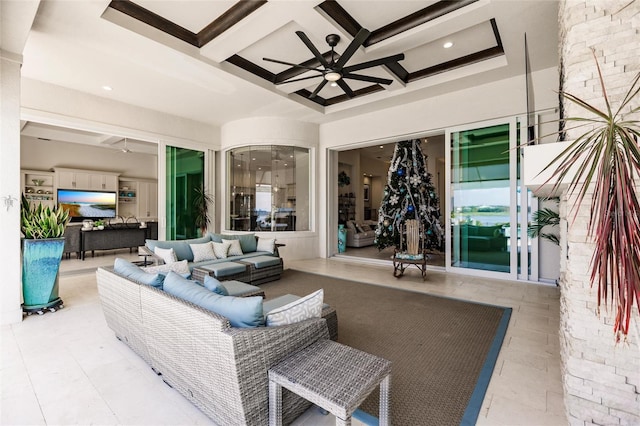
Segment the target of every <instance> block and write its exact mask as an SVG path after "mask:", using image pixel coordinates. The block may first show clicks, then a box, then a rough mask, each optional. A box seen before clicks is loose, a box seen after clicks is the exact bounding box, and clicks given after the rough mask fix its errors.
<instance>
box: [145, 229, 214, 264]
mask: <svg viewBox="0 0 640 426" xmlns="http://www.w3.org/2000/svg"><path fill="white" fill-rule="evenodd" d="M209 241H211V237H210V234H207V235H205V236H204V237H202V238H193V239H190V240H172V241H158V240H146V241H145V245H146V246H147V247H149V248H150V249H151V251H153V249H155V248H156V247H160V248H163V249H169V248H172V249H173V251H175V253H176V256H177V257H178V260H184V259H187V260H188V261H189V262H193V252H192V251H191V247H190V246H189V244H204V243H208V242H209Z"/></svg>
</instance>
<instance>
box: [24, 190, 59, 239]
mask: <svg viewBox="0 0 640 426" xmlns="http://www.w3.org/2000/svg"><path fill="white" fill-rule="evenodd" d="M69 219H70V218H69V211H68V210H66V209H63V208H61V207H60V206H56V207H54V208H50V207H48V206H47V207H45V206H43V205H42V204H39V203H38V204H37V205H35V206H34V205H32V204H31V203H30V202H29V200H28V199H27V197H25V196H24V194H22V201H21V202H20V230H21V231H22V234H23V235H24V237H25V238H28V239H35V240H43V239H45V238H60V237H62V236H63V235H64V228H65V226H67V223H69Z"/></svg>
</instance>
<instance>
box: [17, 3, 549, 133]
mask: <svg viewBox="0 0 640 426" xmlns="http://www.w3.org/2000/svg"><path fill="white" fill-rule="evenodd" d="M556 23H557V2H556V1H552V0H519V1H515V0H458V1H442V0H441V1H434V0H409V1H392V0H376V1H360V0H357V1H355V0H338V1H332V0H325V1H321V0H297V1H293V0H291V1H287V0H272V1H261V0H259V1H240V2H237V1H228V0H217V1H198V0H185V1H163V0H134V1H129V0H113V1H108V0H87V1H83V2H69V1H64V0H49V1H43V2H42V3H41V5H40V9H39V11H38V15H37V16H36V21H35V23H34V27H33V30H32V33H31V35H30V37H29V40H28V42H27V46H26V48H25V63H24V67H23V76H24V77H25V78H30V79H34V80H42V81H46V82H49V83H53V84H57V85H60V86H64V87H69V88H72V89H75V90H80V91H83V92H88V93H92V94H95V95H98V96H103V97H108V98H111V99H115V100H118V101H122V102H126V103H130V104H133V105H138V106H142V107H145V108H151V109H156V110H159V111H163V112H167V113H170V114H174V115H178V116H183V117H188V118H191V119H194V120H197V121H202V122H207V123H211V124H216V125H220V124H223V123H225V122H227V121H231V120H234V119H238V118H244V117H250V116H259V115H275V116H286V117H291V118H298V119H302V120H307V121H314V122H319V123H321V122H325V121H329V120H333V119H339V118H344V117H349V116H353V115H357V114H360V113H364V112H368V111H373V110H376V109H380V108H385V107H389V106H392V105H398V104H402V103H405V102H408V101H411V100H415V99H416V98H425V97H429V96H435V95H440V94H443V93H447V92H449V91H453V90H461V89H464V88H465V87H470V86H473V85H475V84H483V83H486V82H490V81H494V80H499V79H503V78H507V77H511V76H516V75H522V74H523V73H524V62H525V61H524V35H525V33H526V34H527V40H528V45H529V56H530V60H531V66H532V69H533V70H534V71H535V70H539V69H544V68H549V67H552V66H556V65H557V24H556ZM363 28H364V29H366V30H368V31H369V32H370V34H369V35H368V36H367V37H366V39H365V41H364V43H362V45H361V46H358V47H357V48H356V49H355V51H354V52H353V56H351V57H350V58H349V60H348V61H347V62H346V65H345V67H349V66H352V65H354V64H359V63H363V62H370V61H376V60H377V59H380V58H385V57H389V56H392V55H398V54H403V55H404V58H403V59H399V60H397V61H392V62H388V63H385V64H382V65H376V66H372V67H369V68H366V69H362V70H357V74H360V75H364V76H368V77H374V78H373V81H363V80H353V79H346V78H345V79H342V81H341V82H340V84H339V85H337V86H336V87H332V86H331V85H330V84H325V85H324V86H323V87H322V89H321V90H320V91H319V92H317V96H311V94H312V93H313V92H314V90H316V89H317V88H318V85H319V84H320V83H321V82H322V81H323V73H322V72H321V71H323V70H324V67H323V66H321V65H320V63H319V62H318V60H317V59H316V58H315V57H314V54H313V52H312V51H311V50H310V48H309V46H307V45H305V43H304V41H303V39H302V38H301V37H300V36H299V35H297V34H296V32H302V33H304V35H306V37H308V39H309V42H310V43H311V44H312V45H313V46H315V48H317V49H318V51H319V52H320V54H322V55H323V57H325V58H328V59H329V61H328V62H329V63H330V56H331V48H330V46H329V45H328V44H327V41H326V40H325V38H326V36H327V35H329V34H336V35H338V36H339V38H340V41H339V42H338V44H337V46H336V47H335V56H334V59H335V60H338V58H339V57H340V55H342V54H343V53H344V52H345V50H346V49H347V47H348V46H349V45H350V43H351V41H352V40H353V39H354V37H355V36H356V34H358V31H360V30H361V29H363ZM446 42H450V43H453V45H452V46H451V47H450V48H444V44H445V43H446ZM264 58H271V59H275V60H279V61H283V62H286V63H291V64H304V65H305V66H307V67H311V68H317V69H318V71H312V70H308V69H304V68H300V67H296V66H290V65H286V64H280V63H274V62H269V61H265V60H264ZM374 63H375V62H374ZM354 73H355V72H354ZM311 76H314V78H308V79H305V80H301V81H297V82H291V83H286V81H288V79H300V78H305V77H311ZM379 79H382V80H379ZM369 80H371V79H369ZM386 80H389V81H390V84H380V83H378V82H379V81H386ZM343 82H344V83H346V85H348V90H346V89H345V87H344V85H343ZM276 83H277V84H276ZM105 85H109V86H111V87H112V88H113V90H112V91H111V92H108V93H106V92H104V91H103V90H102V86H105Z"/></svg>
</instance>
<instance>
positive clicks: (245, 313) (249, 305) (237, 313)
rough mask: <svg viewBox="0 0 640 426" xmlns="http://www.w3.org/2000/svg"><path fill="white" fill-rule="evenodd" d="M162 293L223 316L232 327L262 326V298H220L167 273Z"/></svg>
mask: <svg viewBox="0 0 640 426" xmlns="http://www.w3.org/2000/svg"><path fill="white" fill-rule="evenodd" d="M164 291H166V292H167V293H169V294H171V295H173V296H176V297H179V298H180V299H183V300H186V301H187V302H191V303H193V304H194V305H198V306H200V307H201V308H204V309H207V310H209V311H211V312H215V313H217V314H219V315H222V316H224V317H225V318H227V319H228V320H229V323H230V324H231V326H232V327H258V326H261V325H264V317H263V314H262V297H261V296H252V297H233V296H221V295H219V294H216V293H213V292H211V291H209V290H207V289H206V288H204V287H202V286H200V285H199V284H198V283H196V282H195V281H191V280H188V279H186V278H183V277H181V276H180V275H178V274H176V273H175V272H169V273H168V274H167V277H166V278H165V280H164Z"/></svg>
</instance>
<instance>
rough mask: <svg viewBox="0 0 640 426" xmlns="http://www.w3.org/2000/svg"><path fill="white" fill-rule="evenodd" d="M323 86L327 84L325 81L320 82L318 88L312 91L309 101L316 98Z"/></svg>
mask: <svg viewBox="0 0 640 426" xmlns="http://www.w3.org/2000/svg"><path fill="white" fill-rule="evenodd" d="M325 84H327V80H322V82H321V83H320V84H318V87H316V90H314V91H313V93H312V94H310V95H309V99H313V98H315V97H316V95H317V94H318V93H319V92H320V91H321V90H322V88H323V87H324V86H325Z"/></svg>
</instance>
